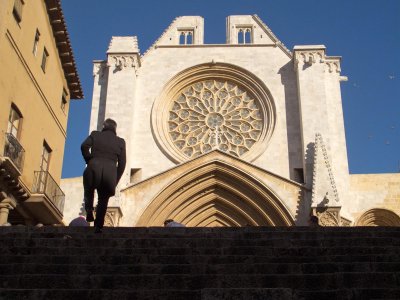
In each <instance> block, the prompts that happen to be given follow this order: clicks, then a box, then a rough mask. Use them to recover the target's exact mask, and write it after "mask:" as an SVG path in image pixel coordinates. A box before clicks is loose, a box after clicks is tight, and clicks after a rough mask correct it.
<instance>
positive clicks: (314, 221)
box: [308, 216, 319, 227]
mask: <svg viewBox="0 0 400 300" xmlns="http://www.w3.org/2000/svg"><path fill="white" fill-rule="evenodd" d="M308 226H310V227H318V226H319V224H318V217H317V216H310V219H309V220H308Z"/></svg>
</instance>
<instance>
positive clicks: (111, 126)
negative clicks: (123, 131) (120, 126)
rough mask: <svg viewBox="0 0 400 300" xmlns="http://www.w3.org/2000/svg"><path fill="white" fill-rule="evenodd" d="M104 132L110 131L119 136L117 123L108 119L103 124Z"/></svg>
mask: <svg viewBox="0 0 400 300" xmlns="http://www.w3.org/2000/svg"><path fill="white" fill-rule="evenodd" d="M103 130H110V131H113V132H114V133H115V134H117V122H115V121H114V120H113V119H106V120H105V121H104V122H103Z"/></svg>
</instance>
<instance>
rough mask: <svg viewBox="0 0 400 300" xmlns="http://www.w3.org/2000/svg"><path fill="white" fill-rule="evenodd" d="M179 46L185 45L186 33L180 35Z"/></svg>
mask: <svg viewBox="0 0 400 300" xmlns="http://www.w3.org/2000/svg"><path fill="white" fill-rule="evenodd" d="M179 45H185V32H184V31H182V32H181V34H180V35H179Z"/></svg>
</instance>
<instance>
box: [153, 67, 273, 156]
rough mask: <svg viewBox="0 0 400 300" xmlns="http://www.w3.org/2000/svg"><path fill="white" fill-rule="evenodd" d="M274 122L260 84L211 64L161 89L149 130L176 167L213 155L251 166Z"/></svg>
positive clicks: (270, 104)
mask: <svg viewBox="0 0 400 300" xmlns="http://www.w3.org/2000/svg"><path fill="white" fill-rule="evenodd" d="M275 118H276V115H275V107H274V104H273V101H272V97H271V96H270V94H269V92H268V90H267V89H266V87H265V86H264V85H263V83H262V82H261V81H259V80H258V79H257V78H255V77H254V76H253V75H251V74H249V73H248V72H246V71H244V70H241V69H239V68H237V67H236V66H231V65H228V64H221V63H216V62H214V63H213V64H212V65H210V64H204V65H199V66H196V67H193V68H190V69H188V70H185V71H183V72H182V73H180V74H178V75H177V76H176V77H175V78H173V79H172V80H171V81H170V82H169V83H168V84H167V85H166V86H165V88H164V91H163V93H162V94H161V95H160V97H159V98H157V99H156V101H155V104H154V106H153V111H152V126H153V132H154V134H155V137H156V139H157V141H158V144H159V145H160V146H161V150H162V151H164V152H165V154H167V155H168V156H169V157H170V158H171V159H172V160H173V161H175V162H183V161H187V160H188V159H192V158H195V157H197V156H199V155H201V154H204V153H207V152H209V151H211V150H214V149H218V150H220V151H223V152H226V153H228V154H230V155H233V156H236V157H241V158H243V159H246V160H250V161H251V160H254V159H255V158H257V157H258V156H259V155H260V154H261V153H262V151H263V150H265V148H266V147H267V145H268V141H269V139H270V137H271V135H272V133H273V130H274V126H275Z"/></svg>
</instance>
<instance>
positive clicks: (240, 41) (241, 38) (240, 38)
mask: <svg viewBox="0 0 400 300" xmlns="http://www.w3.org/2000/svg"><path fill="white" fill-rule="evenodd" d="M238 44H244V32H243V29H239V32H238Z"/></svg>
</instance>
